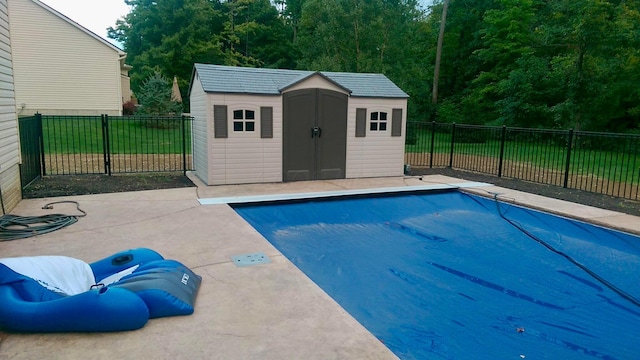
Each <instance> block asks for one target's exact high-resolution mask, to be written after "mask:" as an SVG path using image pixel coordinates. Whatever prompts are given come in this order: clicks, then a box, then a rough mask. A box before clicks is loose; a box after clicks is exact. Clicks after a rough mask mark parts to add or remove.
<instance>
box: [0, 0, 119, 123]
mask: <svg viewBox="0 0 640 360" xmlns="http://www.w3.org/2000/svg"><path fill="white" fill-rule="evenodd" d="M9 16H10V18H11V24H10V29H11V43H12V50H13V60H14V74H15V80H14V81H15V91H16V104H17V106H18V111H19V112H20V114H21V115H30V114H33V113H35V112H36V111H37V112H40V113H43V114H86V115H92V114H100V113H107V114H112V115H118V114H121V112H122V88H121V80H120V61H119V57H120V56H119V54H118V51H117V50H116V49H115V48H113V47H110V46H109V45H107V44H105V43H103V42H101V41H100V40H98V39H96V38H94V37H93V36H91V35H90V34H88V33H86V32H85V31H83V30H81V29H79V28H78V27H76V26H74V25H72V24H71V23H69V22H68V21H66V20H64V19H62V18H60V17H59V16H57V15H55V14H54V13H51V12H50V11H48V10H47V9H45V8H43V7H41V6H39V5H38V4H36V3H34V2H33V1H32V0H11V3H10V6H9Z"/></svg>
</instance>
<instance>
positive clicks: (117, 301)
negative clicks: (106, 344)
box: [0, 248, 202, 332]
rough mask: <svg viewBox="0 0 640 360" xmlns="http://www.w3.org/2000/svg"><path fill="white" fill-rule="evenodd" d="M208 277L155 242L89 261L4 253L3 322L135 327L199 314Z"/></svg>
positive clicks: (68, 328) (21, 326)
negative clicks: (150, 246)
mask: <svg viewBox="0 0 640 360" xmlns="http://www.w3.org/2000/svg"><path fill="white" fill-rule="evenodd" d="M201 281H202V278H201V277H200V276H199V275H196V274H195V273H193V272H192V271H191V270H190V269H189V268H187V267H186V266H184V265H183V264H181V263H179V262H177V261H174V260H166V259H164V258H163V257H162V256H161V255H160V254H158V253H157V252H155V251H153V250H151V249H145V248H140V249H132V250H127V251H123V252H120V253H117V254H114V255H112V256H109V257H107V258H105V259H102V260H100V261H97V262H94V263H91V264H87V263H85V262H84V261H82V260H78V259H74V258H70V257H66V256H32V257H16V258H3V259H0V329H2V330H5V331H18V332H102V331H124V330H135V329H139V328H141V327H143V326H144V325H145V324H146V323H147V320H149V319H153V318H157V317H165V316H175V315H189V314H192V313H193V310H194V308H193V307H194V304H195V300H196V297H197V294H198V289H199V288H200V283H201Z"/></svg>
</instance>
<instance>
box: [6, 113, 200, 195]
mask: <svg viewBox="0 0 640 360" xmlns="http://www.w3.org/2000/svg"><path fill="white" fill-rule="evenodd" d="M191 122H192V118H190V117H187V116H173V117H167V116H109V115H101V116H51V115H41V114H36V115H34V116H31V117H25V118H20V120H19V124H20V125H19V126H20V134H21V138H20V142H21V147H22V158H23V163H22V167H21V170H20V172H21V176H22V177H23V178H22V184H23V187H24V186H26V185H28V184H29V183H30V182H31V181H33V180H34V179H36V178H37V177H38V176H40V175H78V174H108V175H111V174H114V173H140V172H176V171H182V172H183V173H186V172H187V171H188V170H192V169H193V165H192V164H193V162H192V154H191V138H192V136H191V135H192V134H191Z"/></svg>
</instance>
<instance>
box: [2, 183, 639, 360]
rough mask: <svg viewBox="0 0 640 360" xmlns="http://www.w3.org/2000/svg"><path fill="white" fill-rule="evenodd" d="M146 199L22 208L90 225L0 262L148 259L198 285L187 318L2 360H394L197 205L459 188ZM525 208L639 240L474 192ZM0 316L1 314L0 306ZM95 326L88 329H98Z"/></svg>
mask: <svg viewBox="0 0 640 360" xmlns="http://www.w3.org/2000/svg"><path fill="white" fill-rule="evenodd" d="M196 182H197V183H198V186H197V187H196V188H182V189H172V190H154V191H142V192H131V193H118V194H100V195H87V196H74V197H67V198H52V199H33V200H23V201H22V202H21V203H20V205H19V206H18V207H17V208H16V209H15V210H14V211H13V212H12V213H13V214H17V215H25V216H32V215H43V214H50V213H64V214H74V213H75V207H74V206H73V205H70V204H58V205H54V209H53V210H43V209H41V208H42V206H43V205H45V204H47V203H49V202H51V201H60V200H74V201H78V202H79V203H80V206H81V207H82V209H83V210H85V211H86V212H87V214H88V215H87V216H86V217H84V218H81V219H80V221H79V222H78V223H76V224H74V225H71V226H69V227H67V228H64V229H62V230H59V231H56V232H53V233H50V234H45V235H41V236H37V237H32V238H28V239H23V240H16V241H9V242H0V257H13V256H31V255H65V256H71V257H75V258H79V259H83V260H85V261H86V262H92V261H95V260H98V259H100V258H103V257H106V256H108V255H111V254H113V253H116V252H119V251H121V250H125V249H129V248H136V247H149V248H152V249H154V250H156V251H158V252H159V253H161V254H162V255H164V256H165V257H166V258H170V259H176V260H178V261H180V262H182V263H184V264H185V265H187V266H188V267H190V268H191V269H192V270H194V272H196V273H197V274H199V275H201V276H202V277H203V280H202V287H201V289H200V293H199V296H198V299H197V303H196V310H195V313H194V314H193V315H191V316H184V317H173V318H162V319H154V320H150V321H149V322H148V323H147V325H146V326H145V327H144V328H143V329H141V330H137V331H131V332H121V333H98V334H83V333H80V334H7V333H2V332H0V359H45V358H46V359H87V358H91V359H394V358H396V357H395V356H394V355H393V354H392V353H391V352H390V351H389V350H388V349H387V348H386V347H385V346H384V344H382V343H381V342H380V341H379V340H378V339H376V338H375V337H374V336H373V335H372V334H371V333H369V332H368V331H367V330H366V329H365V328H363V327H362V326H361V325H360V324H359V323H358V322H357V321H356V320H355V319H353V318H352V317H351V316H350V315H349V314H348V313H346V312H345V311H344V310H343V309H342V308H341V307H340V306H339V305H338V304H337V303H335V302H334V301H333V299H331V298H330V297H329V296H328V295H326V294H325V293H324V291H322V290H321V289H320V288H319V287H317V286H316V285H315V284H314V283H313V282H312V281H311V280H310V279H309V278H307V277H306V276H305V275H304V274H303V273H302V272H300V271H299V270H298V269H297V268H296V267H295V266H294V265H293V264H292V263H291V262H289V260H287V259H286V258H285V257H283V256H282V255H281V254H280V253H279V252H278V251H277V250H276V249H275V248H274V247H272V246H271V244H270V243H269V242H267V241H266V240H265V239H264V238H263V237H262V236H261V235H260V234H259V233H257V232H256V231H255V230H254V229H253V228H252V227H251V226H250V225H248V224H247V223H246V222H245V221H244V220H242V219H241V218H240V217H239V216H238V215H236V213H235V212H234V211H233V210H232V209H231V208H230V207H229V206H228V205H225V204H220V205H201V204H200V203H199V201H198V199H203V198H212V197H230V196H245V195H264V194H285V193H289V194H291V193H299V192H315V191H336V190H345V189H369V188H383V187H401V186H418V185H428V184H459V183H461V182H462V181H461V180H458V179H453V178H447V177H443V176H425V177H423V178H422V180H420V179H419V178H383V179H358V180H354V179H351V180H332V181H314V182H295V183H286V184H259V185H233V186H215V187H213V186H212V187H207V186H204V185H202V184H201V183H199V181H197V180H196ZM465 191H471V192H476V193H479V194H483V195H487V196H491V194H490V192H496V193H500V194H501V195H500V196H501V198H505V199H506V198H508V199H510V200H509V201H515V202H519V203H522V204H530V205H533V206H535V207H538V208H544V209H550V210H553V211H555V212H560V213H562V212H566V213H568V214H571V215H573V216H578V217H581V218H583V219H587V220H590V221H596V222H598V223H601V224H608V225H610V226H614V227H617V228H624V229H627V230H629V231H635V232H638V233H640V221H638V220H639V219H638V218H637V217H633V216H629V215H622V214H618V213H614V212H611V211H606V210H600V209H594V208H589V207H583V206H579V205H576V204H571V203H566V202H563V201H559V200H553V199H548V198H543V197H538V196H533V195H530V194H526V193H521V192H516V191H511V190H507V189H502V188H497V187H494V186H482V187H476V188H469V189H466V190H465ZM259 251H261V252H264V253H265V254H266V255H267V256H269V257H270V258H271V260H272V262H271V263H269V264H264V265H257V266H253V267H236V266H235V265H234V264H233V262H232V261H231V256H233V255H239V254H246V253H253V252H259ZM0 306H1V304H0ZM100 316H101V315H100V314H96V321H100Z"/></svg>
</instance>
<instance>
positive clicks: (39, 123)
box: [35, 112, 47, 176]
mask: <svg viewBox="0 0 640 360" xmlns="http://www.w3.org/2000/svg"><path fill="white" fill-rule="evenodd" d="M35 116H36V127H37V134H38V145H39V147H40V154H39V156H40V174H41V175H42V176H45V175H47V167H46V164H45V162H44V161H45V156H44V132H43V130H42V114H40V113H38V112H37V113H36V114H35Z"/></svg>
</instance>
